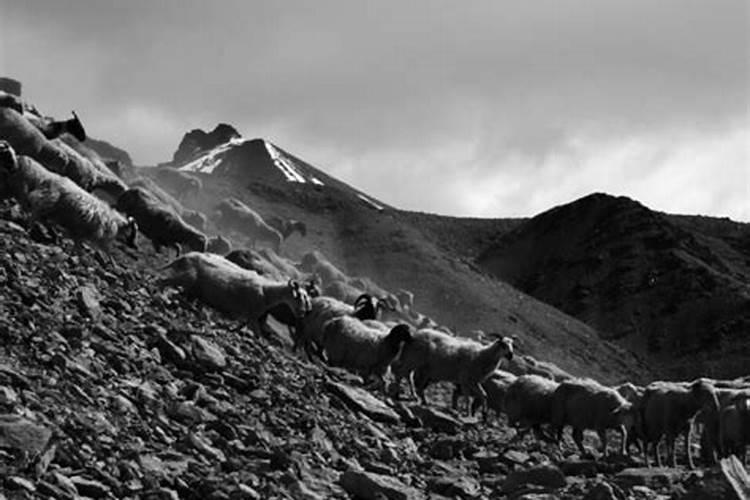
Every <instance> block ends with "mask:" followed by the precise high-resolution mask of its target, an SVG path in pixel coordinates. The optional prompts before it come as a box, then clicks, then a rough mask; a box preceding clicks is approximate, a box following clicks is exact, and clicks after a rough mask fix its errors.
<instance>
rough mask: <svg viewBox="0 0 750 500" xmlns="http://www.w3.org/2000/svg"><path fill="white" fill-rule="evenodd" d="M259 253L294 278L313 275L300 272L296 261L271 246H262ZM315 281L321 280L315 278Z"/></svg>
mask: <svg viewBox="0 0 750 500" xmlns="http://www.w3.org/2000/svg"><path fill="white" fill-rule="evenodd" d="M258 253H259V254H260V255H261V257H263V258H264V259H266V260H267V261H268V262H270V263H271V264H273V265H274V266H276V269H278V270H279V271H281V272H282V273H284V274H285V275H286V276H289V277H290V278H294V279H296V280H305V279H310V278H311V277H312V275H310V274H307V273H302V272H300V271H299V269H297V266H296V265H295V263H294V262H292V261H291V260H289V259H286V258H284V257H282V256H280V255H279V254H277V253H276V252H274V251H273V250H271V249H270V248H267V247H264V248H260V249H259V250H258ZM315 281H317V282H319V281H320V280H319V279H318V278H315Z"/></svg>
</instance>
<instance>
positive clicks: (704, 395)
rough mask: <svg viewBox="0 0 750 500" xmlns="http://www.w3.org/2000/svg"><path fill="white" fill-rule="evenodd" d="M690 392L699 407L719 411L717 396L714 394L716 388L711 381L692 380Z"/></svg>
mask: <svg viewBox="0 0 750 500" xmlns="http://www.w3.org/2000/svg"><path fill="white" fill-rule="evenodd" d="M690 393H691V394H692V396H693V398H694V400H695V402H696V403H698V406H699V407H700V408H707V409H708V410H710V411H715V412H718V411H719V408H720V405H719V398H718V397H717V396H716V389H715V388H714V385H713V384H712V383H711V382H709V381H707V380H705V379H698V380H696V381H694V382H693V383H692V384H690Z"/></svg>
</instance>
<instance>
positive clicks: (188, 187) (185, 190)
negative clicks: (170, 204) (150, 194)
mask: <svg viewBox="0 0 750 500" xmlns="http://www.w3.org/2000/svg"><path fill="white" fill-rule="evenodd" d="M155 176H156V178H157V179H158V180H159V181H160V182H161V183H162V184H164V185H166V186H168V187H170V188H171V190H172V191H173V192H174V193H176V194H177V197H178V198H179V199H180V200H185V199H186V198H190V197H195V196H197V195H198V193H200V192H201V190H202V189H203V182H202V181H201V180H200V179H199V178H198V177H196V176H195V175H192V174H189V173H187V172H182V171H180V170H177V169H175V168H171V167H160V168H157V169H155Z"/></svg>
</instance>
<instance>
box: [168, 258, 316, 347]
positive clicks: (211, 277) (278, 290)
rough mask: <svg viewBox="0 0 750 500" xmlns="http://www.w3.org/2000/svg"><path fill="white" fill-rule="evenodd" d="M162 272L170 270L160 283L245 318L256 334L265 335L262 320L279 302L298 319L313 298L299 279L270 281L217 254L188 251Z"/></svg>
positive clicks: (307, 308) (304, 313) (306, 311)
mask: <svg viewBox="0 0 750 500" xmlns="http://www.w3.org/2000/svg"><path fill="white" fill-rule="evenodd" d="M160 271H166V272H167V275H166V276H165V277H164V278H163V279H161V280H160V281H159V284H160V285H162V286H165V285H171V286H177V287H180V288H182V289H183V290H184V291H185V292H186V293H187V294H188V295H189V296H191V297H195V298H197V299H198V300H200V301H202V302H204V303H206V304H208V305H209V306H211V307H214V308H215V309H218V310H220V311H223V312H225V313H228V314H231V315H235V316H238V317H240V318H242V319H245V320H246V323H245V324H246V325H249V326H250V327H251V329H252V331H253V332H255V333H256V335H265V331H264V330H263V328H262V327H263V326H265V321H263V320H262V319H263V318H265V313H266V311H268V310H269V309H270V308H272V307H273V306H275V305H277V304H286V305H287V306H288V307H290V308H291V310H292V311H293V312H294V314H295V316H297V317H298V318H299V317H303V316H304V315H306V314H308V313H309V312H310V307H311V306H310V298H309V296H308V295H307V292H306V291H305V290H304V288H302V287H300V285H299V283H298V282H296V281H294V280H289V281H286V282H278V281H273V280H269V279H267V278H264V277H262V276H260V275H259V274H258V273H255V272H253V271H248V270H247V269H243V268H241V267H240V266H238V265H237V264H234V263H233V262H229V261H228V260H227V259H225V258H224V257H221V256H219V255H216V254H211V253H200V252H189V253H186V254H184V255H182V256H180V257H178V258H177V259H175V260H174V261H172V262H171V263H169V264H167V265H166V266H164V267H163V268H161V270H160Z"/></svg>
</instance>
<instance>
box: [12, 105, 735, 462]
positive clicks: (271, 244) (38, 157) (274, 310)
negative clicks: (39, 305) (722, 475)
mask: <svg viewBox="0 0 750 500" xmlns="http://www.w3.org/2000/svg"><path fill="white" fill-rule="evenodd" d="M84 140H85V131H84V129H83V126H82V125H81V123H80V121H79V120H78V117H77V116H75V115H74V118H73V119H71V120H67V121H54V120H51V119H49V118H46V117H43V116H42V115H41V114H40V113H38V111H37V110H36V109H34V108H33V107H31V106H29V105H27V104H26V103H24V102H22V101H21V100H20V99H18V98H17V97H15V96H12V95H9V94H5V93H2V92H0V194H2V196H3V197H12V198H14V199H15V200H16V201H17V202H18V203H19V204H20V205H21V207H23V208H24V209H25V210H26V211H27V212H28V213H29V214H30V220H29V224H30V225H33V224H34V223H36V222H52V223H55V224H56V225H57V226H58V227H62V228H63V229H64V230H66V231H67V233H68V234H69V235H70V236H71V237H73V239H74V241H76V244H77V245H80V244H81V243H82V242H88V243H90V244H92V245H94V246H95V247H96V249H97V251H98V252H99V253H100V254H104V255H111V253H110V246H111V245H112V243H113V242H115V241H121V242H122V243H124V244H125V245H127V246H128V247H130V248H131V249H137V235H138V233H139V232H140V233H141V234H143V235H144V236H146V237H147V238H148V239H150V240H151V242H152V244H153V246H154V248H155V250H156V251H157V252H159V251H160V250H161V249H162V248H163V247H166V248H174V249H175V250H176V252H177V255H178V257H177V258H176V259H175V260H173V261H172V262H170V263H169V264H167V265H166V266H164V267H163V268H162V269H161V270H160V272H161V273H162V277H161V279H160V283H161V284H162V285H164V286H175V287H179V288H181V289H182V290H183V291H184V293H185V294H187V295H188V296H190V297H193V298H196V299H198V300H200V301H202V302H204V303H206V304H208V305H210V306H211V307H213V308H215V309H218V310H220V311H223V312H224V313H227V314H230V315H233V316H235V317H237V318H239V319H241V320H242V321H243V325H244V324H247V325H249V326H250V327H251V329H252V330H253V331H254V332H255V333H258V334H261V335H265V334H267V331H268V325H267V320H268V318H269V317H272V318H274V319H275V320H276V321H277V322H279V323H281V324H283V325H286V326H287V327H288V329H289V333H290V336H291V338H292V340H293V342H294V350H295V351H296V350H299V349H302V350H304V352H305V353H306V354H307V356H308V358H309V359H310V360H316V358H317V359H320V360H321V361H323V362H326V363H328V364H329V365H331V366H336V367H342V368H345V369H347V370H350V371H352V372H355V373H357V374H360V375H362V377H363V378H364V379H365V381H370V380H372V382H374V383H376V384H377V385H378V387H379V388H380V389H382V390H383V391H384V393H386V394H387V395H390V396H394V397H397V396H398V395H399V393H400V389H401V387H402V385H403V384H402V382H404V381H405V382H406V385H407V387H408V388H409V390H410V392H411V395H412V397H418V398H419V399H420V400H421V401H422V402H423V403H424V404H426V403H427V401H426V397H425V391H426V389H427V388H428V387H429V385H430V384H433V383H437V382H450V383H452V384H454V386H455V389H454V393H453V402H452V403H453V407H454V408H458V406H459V405H458V403H459V400H460V398H461V397H462V396H463V397H465V398H466V400H467V401H466V403H467V407H468V410H469V412H471V413H474V412H475V411H476V410H477V409H478V408H479V407H483V409H484V415H485V417H486V416H487V415H488V412H489V410H494V411H495V412H497V413H503V414H505V415H507V419H508V421H509V423H510V424H512V425H514V426H516V427H518V428H519V429H520V430H526V429H531V430H533V431H534V434H535V435H536V436H537V438H539V439H544V440H549V441H552V442H557V443H559V442H560V440H561V438H562V432H563V429H564V428H565V427H566V426H570V427H571V428H572V437H573V440H574V441H575V443H576V445H577V446H578V448H579V450H580V451H581V453H584V452H585V449H584V446H583V431H584V430H593V431H596V433H597V434H598V436H599V439H600V441H601V452H602V453H603V454H605V455H606V454H607V453H608V449H607V448H608V441H607V431H608V430H609V429H616V430H618V431H619V433H620V448H619V451H620V453H622V454H626V453H628V452H629V449H630V447H631V446H632V445H635V446H636V447H638V448H640V449H641V451H642V452H643V453H644V455H645V459H646V463H647V464H649V463H650V456H654V457H655V458H656V462H657V464H659V465H661V464H662V459H661V454H660V453H658V444H659V443H660V441H661V440H662V439H664V441H665V442H666V446H667V452H668V456H669V460H670V462H671V463H672V465H675V464H676V457H675V440H676V439H677V438H678V437H679V436H680V435H684V436H685V441H686V446H685V449H686V453H687V462H688V464H689V465H690V466H691V467H692V466H693V457H692V453H691V447H690V445H689V440H690V435H691V430H692V428H693V422H694V421H695V422H697V423H698V424H699V425H700V426H701V428H702V433H701V445H702V446H701V450H702V453H703V455H704V457H705V458H706V459H707V460H709V461H711V460H715V459H716V457H718V456H723V455H725V454H727V453H736V454H740V455H744V452H745V447H746V445H747V444H748V442H750V384H745V383H744V381H742V380H738V381H717V380H708V379H699V380H696V381H693V382H690V383H682V382H654V383H652V384H650V385H648V386H645V387H638V386H635V385H633V384H630V383H626V384H623V385H620V386H617V387H607V386H604V385H602V384H600V383H598V382H596V381H594V380H590V379H579V378H574V377H572V376H570V375H568V374H566V373H565V372H563V371H562V370H559V369H558V368H556V367H554V365H549V364H544V363H541V362H536V361H534V360H533V359H531V358H528V357H526V358H525V357H521V356H514V346H513V339H511V338H508V337H503V336H500V335H494V338H492V339H491V340H492V341H491V342H488V343H483V342H480V341H477V340H472V339H469V338H459V337H457V336H455V335H452V334H451V333H450V332H449V331H447V329H445V328H441V327H439V326H438V325H437V324H436V323H435V322H433V321H432V320H430V318H428V317H426V316H424V315H421V314H419V313H417V312H416V311H415V309H414V295H413V293H411V292H409V291H407V290H400V291H398V292H397V293H395V294H392V293H389V292H387V291H386V290H383V289H381V288H380V287H378V286H377V285H376V284H375V283H373V282H372V281H371V280H369V279H367V278H351V277H349V276H347V275H346V274H345V273H343V272H342V271H341V270H339V269H337V268H336V267H335V266H334V265H333V264H331V263H330V262H329V261H328V260H326V259H325V257H324V256H322V255H321V254H320V253H318V252H310V253H308V254H306V255H305V256H304V258H303V259H302V261H301V262H300V263H299V264H297V263H294V262H292V261H291V260H289V259H286V258H284V257H282V256H281V255H280V250H281V245H282V243H283V241H284V240H285V239H286V238H288V237H289V236H290V235H291V234H293V233H294V232H298V233H299V234H300V235H302V236H304V235H305V234H306V227H305V225H304V224H303V223H301V222H298V221H285V220H283V219H278V218H277V219H275V220H272V219H269V221H268V222H267V221H266V220H264V219H263V218H262V217H261V216H260V215H258V214H257V213H256V212H255V211H253V210H252V209H251V208H250V207H248V206H247V205H245V204H244V203H243V202H241V201H239V200H236V199H232V198H230V199H226V200H223V201H221V203H219V204H218V205H217V206H216V207H215V213H214V214H213V218H212V220H213V221H214V222H215V223H216V226H217V227H219V228H220V229H222V230H225V231H235V232H236V233H239V234H241V235H242V236H243V237H245V238H247V239H248V241H249V242H250V243H251V244H252V245H251V246H252V247H253V248H241V249H234V250H233V249H232V246H231V244H230V242H229V240H228V239H225V238H223V237H222V236H217V237H213V238H209V237H208V236H207V235H206V234H205V230H206V225H207V223H208V218H207V217H206V216H205V215H203V214H202V213H200V212H195V211H191V210H187V209H185V208H184V207H183V205H182V202H181V201H180V200H178V199H176V198H174V197H173V196H172V195H170V194H169V193H167V192H166V191H165V190H164V189H163V188H162V186H168V187H169V188H170V189H171V190H172V191H173V192H175V193H178V195H179V196H180V197H181V199H182V201H184V200H185V199H186V198H189V197H191V196H195V195H196V194H197V193H199V192H200V191H201V189H202V187H201V181H200V179H198V178H197V177H194V176H191V175H189V174H185V173H184V172H180V171H178V170H175V169H171V168H160V169H159V170H157V171H156V175H155V178H156V179H157V180H158V181H159V182H158V183H157V182H155V181H154V180H152V179H151V178H148V177H141V178H137V179H132V180H131V181H130V183H129V184H126V183H125V181H124V180H123V179H122V178H121V177H120V176H119V175H118V174H117V173H116V171H115V170H113V169H112V168H110V167H108V166H107V165H106V164H104V162H103V161H102V160H101V158H99V157H98V155H96V154H95V153H94V152H93V151H91V150H90V149H88V148H87V147H86V146H85V145H84V144H83V141H84ZM30 227H31V226H30ZM256 243H258V244H262V245H263V246H264V248H259V249H256V248H255V244H256ZM183 250H188V252H187V253H184V254H182V251H183ZM131 251H132V250H131ZM110 262H111V263H112V265H115V263H114V261H113V260H112V259H111V257H110ZM501 366H502V367H503V368H504V369H503V370H501V369H500V367H501Z"/></svg>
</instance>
